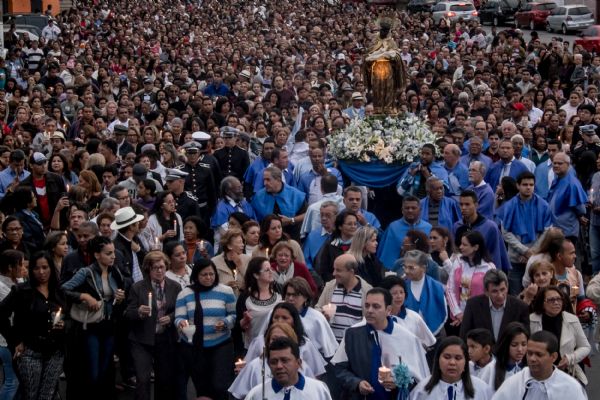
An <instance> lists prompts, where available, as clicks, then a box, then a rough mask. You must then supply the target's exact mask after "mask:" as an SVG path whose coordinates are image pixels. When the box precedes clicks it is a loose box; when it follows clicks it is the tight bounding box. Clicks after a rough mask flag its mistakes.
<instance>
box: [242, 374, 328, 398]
mask: <svg viewBox="0 0 600 400" xmlns="http://www.w3.org/2000/svg"><path fill="white" fill-rule="evenodd" d="M304 382H305V383H304V387H303V388H302V389H300V388H298V387H296V386H291V387H288V388H284V389H281V390H280V391H279V392H277V393H276V392H275V391H274V390H273V385H272V384H271V380H270V379H269V380H268V381H267V382H266V384H265V398H266V399H269V400H283V398H284V396H285V392H286V391H289V392H290V400H331V394H329V389H327V386H325V384H324V383H323V382H321V381H318V380H316V379H312V378H304ZM262 398H263V397H262V385H258V386H255V387H254V388H253V389H252V390H251V391H250V393H248V396H246V400H262Z"/></svg>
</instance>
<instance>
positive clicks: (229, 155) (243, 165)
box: [214, 126, 250, 182]
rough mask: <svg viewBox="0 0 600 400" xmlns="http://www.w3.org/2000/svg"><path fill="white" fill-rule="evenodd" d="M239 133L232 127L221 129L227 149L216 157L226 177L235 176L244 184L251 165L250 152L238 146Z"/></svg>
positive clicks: (222, 150) (220, 151) (219, 151)
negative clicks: (245, 175)
mask: <svg viewBox="0 0 600 400" xmlns="http://www.w3.org/2000/svg"><path fill="white" fill-rule="evenodd" d="M238 134H239V131H238V130H237V129H235V128H232V127H230V126H224V127H223V128H221V137H222V138H223V139H224V141H225V147H223V148H221V149H219V150H217V151H215V153H214V156H215V158H216V159H217V161H218V162H219V166H220V167H221V171H222V172H223V175H224V176H230V175H232V176H235V177H236V178H238V179H239V180H240V182H242V181H243V180H244V174H245V173H246V170H247V169H248V166H249V165H250V157H249V156H248V152H247V151H245V150H244V149H242V148H241V147H239V146H237V145H236V141H237V137H238Z"/></svg>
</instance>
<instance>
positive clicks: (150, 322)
mask: <svg viewBox="0 0 600 400" xmlns="http://www.w3.org/2000/svg"><path fill="white" fill-rule="evenodd" d="M180 291H181V286H180V285H179V283H177V282H175V281H173V280H171V279H169V278H165V288H164V294H165V301H166V305H165V315H168V316H169V317H170V318H171V323H170V324H169V325H168V326H167V328H166V330H165V334H168V335H169V338H170V339H172V343H175V342H176V341H177V329H176V328H175V324H174V321H175V302H176V301H177V295H178V294H179V292H180ZM150 292H152V315H150V317H140V314H139V313H138V308H139V307H140V306H141V305H148V293H150ZM156 298H157V297H156V293H155V291H154V288H153V287H152V284H151V283H150V280H149V279H148V278H144V280H142V281H139V282H136V283H134V284H133V286H132V287H131V290H130V291H129V295H128V296H127V309H126V310H125V318H126V319H128V320H129V321H131V323H130V327H131V330H130V331H129V339H130V340H132V341H134V342H137V343H141V344H145V345H148V346H154V339H155V337H156V333H155V329H156V318H157V316H158V313H157V312H156V310H157V305H156Z"/></svg>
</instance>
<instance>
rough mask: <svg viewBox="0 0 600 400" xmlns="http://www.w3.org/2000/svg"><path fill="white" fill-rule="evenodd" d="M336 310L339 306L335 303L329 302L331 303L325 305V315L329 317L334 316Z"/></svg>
mask: <svg viewBox="0 0 600 400" xmlns="http://www.w3.org/2000/svg"><path fill="white" fill-rule="evenodd" d="M336 310H337V306H336V305H335V304H331V303H329V304H325V305H324V306H323V312H324V313H325V315H326V316H327V317H329V319H331V318H333V316H334V315H335V311H336Z"/></svg>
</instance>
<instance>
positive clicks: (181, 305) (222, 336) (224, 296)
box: [175, 284, 236, 347]
mask: <svg viewBox="0 0 600 400" xmlns="http://www.w3.org/2000/svg"><path fill="white" fill-rule="evenodd" d="M199 295H200V304H201V305H202V313H203V316H204V318H203V321H204V347H214V346H216V345H218V344H220V343H223V342H224V341H226V340H227V339H229V338H230V337H231V329H232V328H233V325H234V324H235V303H236V299H235V295H234V294H233V289H231V288H230V287H229V286H225V285H222V284H219V285H217V286H215V287H214V288H212V290H209V291H207V292H200V293H199ZM195 311H196V301H195V299H194V291H193V290H192V289H191V288H189V287H187V288H185V289H183V290H182V291H181V292H179V295H178V296H177V302H176V303H175V326H179V323H180V322H181V321H183V320H187V321H188V322H189V324H190V325H193V324H194V313H195ZM219 321H223V322H225V326H226V328H227V329H225V330H223V331H220V332H217V331H216V329H215V325H216V324H217V322H219ZM180 338H181V341H187V342H188V343H189V344H192V340H191V339H188V338H187V337H185V336H184V335H183V334H182V333H180Z"/></svg>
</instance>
